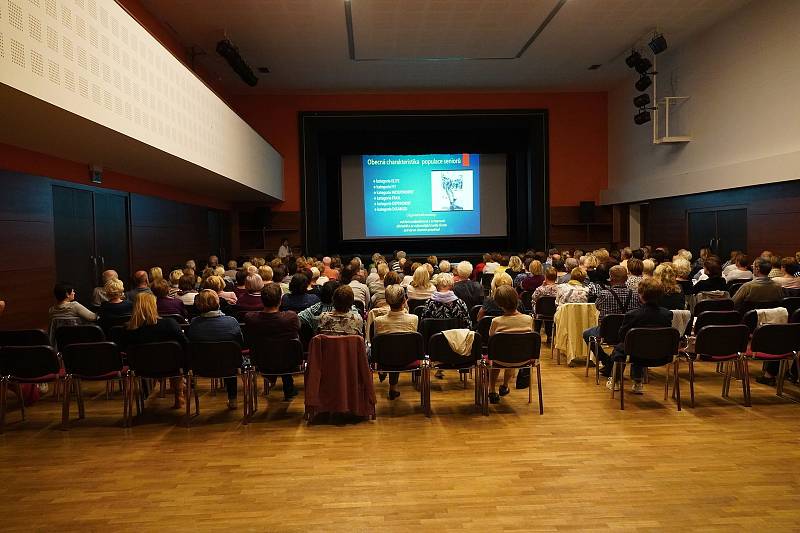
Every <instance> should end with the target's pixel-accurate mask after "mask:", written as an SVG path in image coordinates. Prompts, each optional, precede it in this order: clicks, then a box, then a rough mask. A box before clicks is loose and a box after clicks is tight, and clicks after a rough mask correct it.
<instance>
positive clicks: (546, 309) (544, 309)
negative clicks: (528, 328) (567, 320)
mask: <svg viewBox="0 0 800 533" xmlns="http://www.w3.org/2000/svg"><path fill="white" fill-rule="evenodd" d="M556 307H557V306H556V297H555V296H542V297H541V298H539V300H537V301H536V306H535V307H534V311H535V313H534V315H533V319H534V320H535V321H536V322H537V323H538V322H543V323H544V324H545V328H544V330H545V333H546V332H547V323H550V324H551V326H550V328H551V329H550V334H549V335H548V337H547V340H548V342H550V344H553V339H554V338H555V335H556V332H555V327H556V325H555V317H556ZM534 327H536V329H537V333H538V329H539V327H538V326H534Z"/></svg>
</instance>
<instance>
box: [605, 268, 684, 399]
mask: <svg viewBox="0 0 800 533" xmlns="http://www.w3.org/2000/svg"><path fill="white" fill-rule="evenodd" d="M628 264H629V265H630V261H628ZM663 292H664V291H663V290H662V288H661V283H659V282H658V281H657V280H655V279H653V278H645V279H643V280H642V281H641V282H640V283H639V286H638V287H637V293H638V295H639V301H640V302H641V306H640V307H639V308H637V309H634V310H632V311H628V312H627V313H625V319H624V320H623V322H622V327H620V330H619V334H620V339H622V341H621V342H620V343H619V344H617V345H616V346H615V347H614V353H613V354H612V355H611V356H610V357H609V356H607V355H605V354H604V353H603V352H602V351H601V352H600V353H599V354H598V358H599V359H600V362H601V363H602V364H603V365H604V366H603V368H602V369H601V370H600V373H601V374H603V375H604V376H606V377H608V381H607V382H606V387H608V388H609V389H611V388H614V389H615V390H616V387H619V384H618V383H615V381H614V377H613V376H611V371H612V368H613V362H614V360H618V361H623V362H624V361H625V357H626V355H627V354H626V353H625V335H627V334H628V332H629V331H630V330H631V329H633V328H648V327H649V328H668V327H670V326H672V311H670V310H669V309H664V308H663V307H659V305H658V302H659V300H660V299H661V297H662V296H663ZM645 372H647V367H645V366H640V365H631V378H632V379H633V388H632V392H633V393H634V394H643V393H644V383H643V379H644V375H645Z"/></svg>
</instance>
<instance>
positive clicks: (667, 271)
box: [653, 263, 686, 310]
mask: <svg viewBox="0 0 800 533" xmlns="http://www.w3.org/2000/svg"><path fill="white" fill-rule="evenodd" d="M653 277H654V278H655V279H656V280H657V281H658V282H659V283H661V289H662V290H663V291H664V294H663V295H662V296H661V299H660V300H659V301H658V305H659V307H664V308H666V309H669V310H682V309H686V295H684V294H683V289H682V288H681V286H680V285H678V282H677V280H676V278H675V269H673V268H672V264H670V263H661V264H660V265H658V266H657V267H656V270H655V272H654V276H653Z"/></svg>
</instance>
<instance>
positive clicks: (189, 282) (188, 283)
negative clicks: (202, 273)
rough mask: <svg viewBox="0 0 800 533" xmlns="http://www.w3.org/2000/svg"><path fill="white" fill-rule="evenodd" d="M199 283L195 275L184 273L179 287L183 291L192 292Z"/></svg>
mask: <svg viewBox="0 0 800 533" xmlns="http://www.w3.org/2000/svg"><path fill="white" fill-rule="evenodd" d="M196 285H197V278H195V277H194V276H187V275H186V274H184V275H183V276H181V279H180V281H178V288H179V289H180V290H181V292H192V291H193V290H194V288H195V286H196Z"/></svg>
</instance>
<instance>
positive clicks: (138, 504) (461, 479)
mask: <svg viewBox="0 0 800 533" xmlns="http://www.w3.org/2000/svg"><path fill="white" fill-rule="evenodd" d="M543 359H544V363H543V367H544V368H543V382H544V386H543V388H544V399H545V414H544V415H543V416H540V415H539V414H538V411H537V409H536V404H535V396H534V404H532V405H528V404H527V393H526V391H517V390H513V389H512V392H511V394H510V395H509V396H507V397H505V398H503V400H502V403H501V404H500V405H498V406H492V409H491V414H490V416H489V417H483V416H480V415H479V414H477V413H476V412H475V410H474V408H473V406H472V394H473V393H472V390H471V389H468V390H464V389H462V388H461V385H460V383H459V382H458V377H457V375H456V374H455V373H453V372H450V373H449V375H448V376H447V377H446V379H445V380H444V381H439V380H436V382H435V383H434V384H433V391H432V404H433V418H431V419H426V418H425V417H424V416H423V415H422V413H421V411H420V409H419V407H418V402H417V398H418V396H417V395H416V394H415V393H414V390H413V389H412V388H411V385H410V384H409V381H408V379H407V378H406V377H403V378H401V392H402V396H401V397H400V399H398V400H396V401H394V402H389V401H388V400H386V399H385V394H386V390H387V389H386V387H387V385H386V383H382V384H377V385H376V390H377V393H378V394H379V395H380V396H379V401H378V418H377V420H375V421H369V422H361V423H358V424H348V425H335V424H331V425H314V426H307V425H306V424H305V423H304V421H303V419H302V413H303V405H302V404H303V400H302V399H303V396H302V390H301V394H300V396H298V397H297V398H296V399H295V400H294V401H292V402H290V403H286V402H283V401H281V399H282V398H281V395H280V393H279V392H278V391H274V392H273V393H272V395H271V398H270V400H271V401H270V404H269V407H268V408H266V409H264V407H265V405H264V402H263V400H262V402H261V403H260V404H259V407H260V408H261V410H260V411H259V413H258V414H257V416H256V418H255V420H254V421H253V422H252V423H251V424H250V425H249V426H242V425H240V423H239V418H238V417H239V415H238V412H237V413H231V412H228V411H226V410H225V407H224V401H225V398H224V396H225V395H224V393H223V394H219V395H217V396H216V397H212V396H210V394H209V392H208V390H207V385H208V384H207V383H205V384H203V387H204V395H203V397H202V399H201V410H202V413H201V416H199V417H197V418H195V419H194V421H193V426H192V428H191V429H186V428H185V427H182V426H181V425H179V423H180V421H181V420H180V417H179V414H178V413H176V412H175V411H171V410H170V409H169V403H170V401H169V399H155V400H150V403H149V406H151V407H152V408H151V409H150V412H149V414H147V415H145V416H144V417H143V418H142V419H140V420H139V421H138V423H137V425H136V426H135V427H133V428H132V429H130V430H125V429H122V428H121V427H120V415H121V411H122V407H121V399H120V398H119V395H117V396H116V397H115V398H113V399H112V400H106V399H105V398H104V395H102V394H100V392H101V391H100V387H96V386H95V387H94V388H90V391H92V392H93V394H90V396H92V397H93V398H92V399H90V400H88V401H87V403H86V413H87V418H86V419H85V420H82V421H75V422H74V423H73V425H72V429H71V430H70V431H68V432H62V431H60V430H59V429H58V420H59V416H60V411H59V406H58V405H57V404H56V402H54V401H53V400H51V399H49V398H48V399H47V400H45V401H43V402H40V403H38V404H36V405H35V406H33V407H32V408H31V409H30V410H29V417H28V420H27V421H25V422H19V412H18V411H12V412H11V413H10V414H9V416H8V420H7V421H8V422H9V423H10V424H9V425H8V426H7V428H6V432H5V434H4V435H1V436H0V480H2V483H0V529H1V530H5V531H30V530H44V529H45V528H47V529H51V530H68V531H76V530H82V531H128V530H131V531H184V530H196V531H209V530H231V529H234V528H236V529H244V530H256V531H306V530H326V531H334V530H336V531H339V530H345V531H346V530H350V531H376V530H420V529H422V530H464V529H470V530H483V531H488V530H549V531H554V530H582V531H591V530H628V531H635V530H643V531H652V530H688V529H698V530H705V531H714V530H720V531H766V530H771V531H781V530H783V531H788V530H795V531H797V530H798V529H800V438H798V433H799V431H798V430H800V424H799V423H798V421H800V404H795V403H792V402H790V401H788V400H784V399H780V398H777V397H776V396H775V395H774V389H770V388H767V387H764V386H761V385H758V384H755V383H754V384H753V389H752V391H753V407H752V408H745V407H743V406H742V405H741V389H740V388H737V387H738V386H739V385H740V384H739V383H738V382H736V383H734V384H733V385H732V394H731V398H730V400H723V399H721V398H720V395H719V391H720V388H721V378H720V376H719V375H716V374H714V372H713V365H706V366H703V367H702V369H701V370H699V372H698V377H697V379H698V387H697V405H696V407H695V408H694V409H692V408H690V407H689V406H688V383H687V382H686V381H683V385H684V387H683V389H684V392H685V397H686V400H687V402H686V405H685V407H684V410H683V411H682V412H677V410H676V409H675V404H674V403H673V402H672V401H667V402H664V401H662V398H663V381H662V376H663V371H662V370H661V369H658V370H654V371H653V375H654V379H653V380H652V381H651V383H650V384H649V385H648V390H647V392H646V394H645V395H644V396H633V395H626V410H625V411H620V410H619V403H618V402H615V401H612V400H611V399H610V397H609V392H608V390H607V389H606V388H605V387H604V386H603V385H601V386H596V385H595V384H594V379H593V378H588V379H587V378H584V376H583V369H582V368H568V367H566V366H563V365H562V366H556V365H555V363H554V362H551V360H550V357H549V351H546V353H545V354H543ZM685 370H686V369H685V367H684V372H683V375H684V378H685V377H686V372H685ZM376 381H377V380H376ZM300 388H301V389H302V384H301V385H300ZM787 389H788V390H787V392H788V393H789V394H794V395H798V396H800V393H799V392H798V390H797V388H796V387H794V386H791V385H790V386H788V387H787ZM9 404H10V407H11V408H12V409H13V405H14V400H12V399H9ZM73 416H76V413H75V411H74V403H73Z"/></svg>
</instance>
